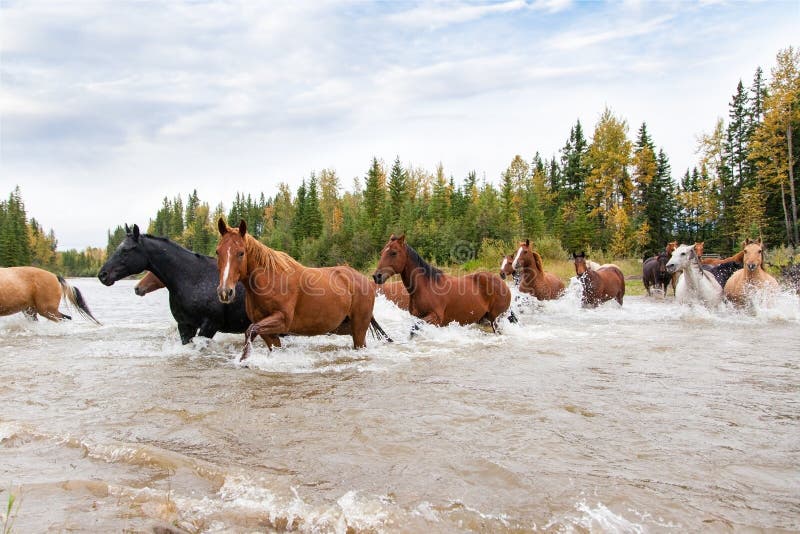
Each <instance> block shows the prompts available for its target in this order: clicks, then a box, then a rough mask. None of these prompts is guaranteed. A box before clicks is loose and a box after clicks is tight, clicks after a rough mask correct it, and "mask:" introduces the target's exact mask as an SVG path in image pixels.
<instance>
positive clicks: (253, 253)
mask: <svg viewBox="0 0 800 534" xmlns="http://www.w3.org/2000/svg"><path fill="white" fill-rule="evenodd" d="M218 228H219V233H220V236H221V237H220V241H219V245H218V246H217V267H218V270H219V286H218V287H217V295H218V297H219V300H220V301H221V302H223V303H227V302H231V301H233V299H234V298H235V296H236V284H237V282H242V284H243V285H244V288H245V310H246V312H247V316H248V317H249V318H250V320H251V321H252V323H253V324H251V325H250V326H249V327H248V328H247V331H246V332H245V346H244V349H243V351H242V356H241V358H240V361H241V360H244V359H246V358H247V356H248V355H249V353H250V348H251V346H252V342H253V340H254V339H255V338H256V336H261V337H262V338H263V339H264V341H265V342H266V343H267V347H268V348H269V349H270V350H272V346H273V345H275V346H280V339H279V338H278V336H279V335H280V334H295V335H301V336H317V335H321V334H329V333H336V334H349V335H351V336H352V338H353V346H354V347H355V348H357V349H358V348H362V347H366V346H367V343H366V335H367V330H368V329H369V328H370V326H372V327H373V328H375V330H377V331H378V332H379V333H381V334H382V335H383V336H384V337H385V338H386V339H388V336H386V333H385V332H383V329H382V328H381V327H380V325H378V323H377V322H376V321H375V319H374V318H373V317H372V306H373V304H374V303H375V290H374V289H373V287H372V284H370V281H369V279H368V278H367V277H366V276H364V275H363V274H361V273H359V272H358V271H356V270H355V269H353V268H352V267H349V266H346V265H340V266H338V267H322V268H311V267H305V266H303V265H301V264H300V263H299V262H297V261H296V260H295V259H293V258H292V257H291V256H289V255H288V254H286V253H284V252H279V251H277V250H273V249H271V248H269V247H268V246H266V245H263V244H261V243H260V242H259V241H258V240H256V239H255V238H254V237H253V236H251V235H250V234H248V233H247V224H246V223H245V222H244V221H241V222H240V223H239V227H238V228H231V227H229V226H228V225H226V224H225V221H224V220H223V219H222V218H220V219H219V221H218ZM389 341H391V340H390V339H389Z"/></svg>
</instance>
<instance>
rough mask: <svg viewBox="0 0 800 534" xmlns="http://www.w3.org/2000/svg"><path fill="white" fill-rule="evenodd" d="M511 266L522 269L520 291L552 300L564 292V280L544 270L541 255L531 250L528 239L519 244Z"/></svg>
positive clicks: (540, 298)
mask: <svg viewBox="0 0 800 534" xmlns="http://www.w3.org/2000/svg"><path fill="white" fill-rule="evenodd" d="M512 267H513V268H514V270H518V269H520V270H522V277H521V279H520V284H519V290H520V291H521V292H523V293H530V294H531V295H533V296H534V297H536V298H537V299H539V300H553V299H557V298H558V297H560V296H561V295H563V294H564V282H562V281H561V279H560V278H559V277H558V276H556V275H554V274H553V273H548V272H545V270H544V267H543V265H542V257H541V256H540V255H539V253H538V252H534V251H533V250H531V240H530V239H526V240H525V242H524V243H520V244H519V249H517V254H516V256H514V261H513V263H512Z"/></svg>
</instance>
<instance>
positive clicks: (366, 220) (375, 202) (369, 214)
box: [362, 158, 386, 248]
mask: <svg viewBox="0 0 800 534" xmlns="http://www.w3.org/2000/svg"><path fill="white" fill-rule="evenodd" d="M385 203H386V173H385V172H384V170H383V166H382V165H381V164H380V162H379V161H378V158H372V165H371V166H370V168H369V171H367V177H366V180H365V183H364V203H363V218H362V221H363V228H366V229H367V231H368V233H369V235H370V238H371V242H370V246H371V247H372V248H376V247H378V246H379V245H382V244H383V241H385V239H384V238H385V237H386V236H385V235H384V234H385V231H386V224H385V221H384V219H383V214H384V213H385V211H384V204H385Z"/></svg>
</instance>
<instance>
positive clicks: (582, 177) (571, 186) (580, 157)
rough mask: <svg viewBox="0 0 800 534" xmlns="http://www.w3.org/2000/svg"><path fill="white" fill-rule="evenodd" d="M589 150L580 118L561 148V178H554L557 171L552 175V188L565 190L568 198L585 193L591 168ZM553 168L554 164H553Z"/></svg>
mask: <svg viewBox="0 0 800 534" xmlns="http://www.w3.org/2000/svg"><path fill="white" fill-rule="evenodd" d="M588 150H589V143H588V142H587V141H586V138H585V137H584V135H583V127H582V126H581V121H580V120H578V121H576V122H575V126H573V127H572V128H571V129H570V132H569V139H568V140H567V143H566V144H565V145H564V148H562V149H561V175H560V178H561V179H560V180H556V179H554V178H555V177H556V176H558V175H557V174H556V173H553V174H552V175H551V182H550V186H551V188H552V189H553V190H554V191H559V192H562V191H563V197H564V198H565V199H566V200H572V199H575V198H576V197H578V196H580V195H581V194H583V191H584V189H585V187H586V179H587V177H588V176H589V170H590V166H589V164H588V162H587V160H586V156H587V153H588ZM553 163H555V162H553ZM552 169H553V166H552V164H551V170H552Z"/></svg>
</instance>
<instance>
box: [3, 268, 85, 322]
mask: <svg viewBox="0 0 800 534" xmlns="http://www.w3.org/2000/svg"><path fill="white" fill-rule="evenodd" d="M62 297H63V298H64V299H65V300H67V301H68V302H69V303H70V304H72V305H73V306H74V307H75V309H77V310H78V313H80V314H81V315H82V316H83V317H84V318H85V319H88V320H90V321H92V322H94V323H95V324H100V321H98V320H97V319H95V318H94V315H92V312H91V311H90V310H89V306H87V305H86V301H85V300H83V295H82V294H81V292H80V291H79V290H78V288H77V287H72V286H71V285H69V284H68V283H67V281H66V280H64V279H63V278H62V277H60V276H56V275H54V274H53V273H51V272H49V271H45V270H44V269H39V268H38V267H5V268H2V269H0V315H11V314H12V313H17V312H23V313H24V314H25V315H27V316H28V317H30V318H31V319H36V314H37V313H38V314H39V315H41V316H42V317H44V318H46V319H50V320H51V321H61V320H62V319H72V317H70V316H69V315H67V314H65V313H61V312H60V311H59V310H58V305H59V304H60V303H61V298H62Z"/></svg>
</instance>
